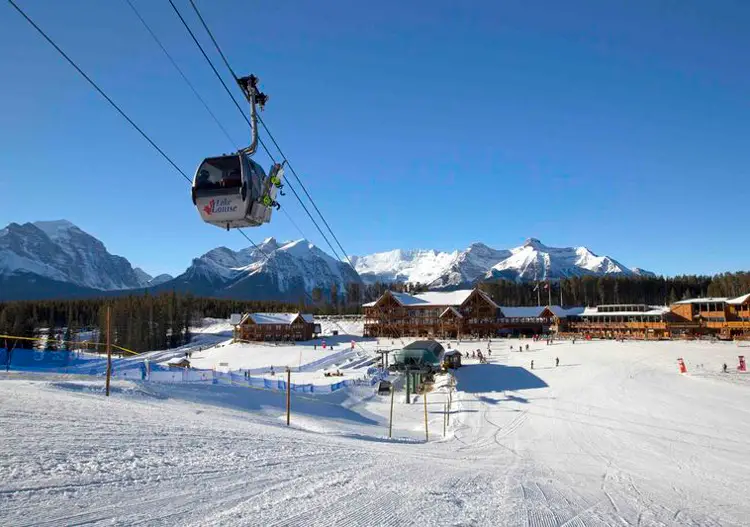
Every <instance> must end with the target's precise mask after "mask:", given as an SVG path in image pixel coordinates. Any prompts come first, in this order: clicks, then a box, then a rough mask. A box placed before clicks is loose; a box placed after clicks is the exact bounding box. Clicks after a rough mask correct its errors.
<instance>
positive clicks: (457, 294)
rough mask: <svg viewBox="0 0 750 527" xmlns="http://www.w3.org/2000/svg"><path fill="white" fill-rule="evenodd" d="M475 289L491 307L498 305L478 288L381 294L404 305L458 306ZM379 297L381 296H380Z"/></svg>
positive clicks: (373, 303) (368, 305) (367, 305)
mask: <svg viewBox="0 0 750 527" xmlns="http://www.w3.org/2000/svg"><path fill="white" fill-rule="evenodd" d="M474 291H477V292H478V293H479V295H481V296H482V298H484V299H485V300H486V301H487V302H489V303H490V304H492V306H493V307H498V306H497V304H495V302H493V301H492V299H491V298H490V297H489V295H487V293H485V292H484V291H481V290H479V289H460V290H458V291H428V292H426V293H419V294H418V295H410V294H408V293H395V292H393V291H386V292H385V293H383V295H387V294H389V293H390V295H391V296H392V297H393V298H394V299H395V300H396V302H398V303H399V304H401V305H402V306H404V307H408V306H424V307H427V306H460V305H461V304H463V303H464V302H466V300H467V299H468V298H469V297H470V296H471V294H472V293H473V292H474ZM380 298H383V297H382V296H381V297H380ZM380 298H378V300H376V301H375V302H368V303H366V304H363V307H372V306H374V305H376V304H377V303H378V301H380Z"/></svg>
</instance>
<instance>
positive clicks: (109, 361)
mask: <svg viewBox="0 0 750 527" xmlns="http://www.w3.org/2000/svg"><path fill="white" fill-rule="evenodd" d="M111 311H112V308H111V307H110V306H109V305H108V306H107V386H106V394H107V397H109V379H110V378H111V377H112V339H111V337H112V335H111V327H112V323H111V322H112V320H111V317H112V313H111Z"/></svg>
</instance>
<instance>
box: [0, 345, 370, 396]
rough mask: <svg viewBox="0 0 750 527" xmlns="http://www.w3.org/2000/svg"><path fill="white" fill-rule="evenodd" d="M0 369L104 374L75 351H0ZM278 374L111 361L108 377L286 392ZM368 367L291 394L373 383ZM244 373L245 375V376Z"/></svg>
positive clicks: (297, 387) (326, 360)
mask: <svg viewBox="0 0 750 527" xmlns="http://www.w3.org/2000/svg"><path fill="white" fill-rule="evenodd" d="M354 354H356V352H355V351H353V350H345V351H342V352H339V353H335V354H333V355H329V356H327V357H323V358H322V359H319V360H317V361H314V362H310V363H308V364H305V365H303V366H302V368H301V370H302V371H315V370H318V369H321V368H323V367H325V366H326V365H328V364H332V363H335V362H337V361H339V360H342V359H345V358H348V357H349V356H351V355H354ZM0 368H6V369H13V370H26V371H40V372H45V373H75V374H79V375H95V376H101V375H104V374H105V372H106V368H107V360H106V359H104V358H101V357H98V356H94V357H92V356H91V355H89V354H83V353H80V352H78V351H40V350H30V349H20V348H19V349H14V350H13V351H12V352H10V353H8V351H7V350H6V349H2V348H0ZM274 369H275V370H276V371H278V372H279V378H278V379H268V378H264V377H257V376H256V377H254V376H253V375H252V374H253V373H255V374H259V373H268V370H269V368H255V369H252V370H246V371H243V372H220V371H214V370H196V369H183V368H180V369H171V368H165V367H163V366H160V365H158V364H154V363H149V364H148V366H147V365H146V363H145V362H144V361H136V360H133V359H113V360H112V376H113V377H114V378H117V379H124V380H141V381H146V382H159V383H207V384H227V385H238V386H247V387H250V388H259V389H264V390H274V391H286V380H285V379H284V375H283V372H284V369H285V366H279V367H276V368H274ZM371 370H372V368H370V369H369V370H368V375H369V376H370V377H369V378H366V379H347V380H341V381H339V382H334V383H328V384H312V383H306V384H298V383H290V388H291V391H293V392H296V393H331V392H336V391H338V390H342V389H344V388H348V387H350V386H357V385H367V384H370V385H372V384H375V382H377V381H378V380H379V379H378V377H377V376H373V375H372V372H371ZM245 374H247V376H246V375H245Z"/></svg>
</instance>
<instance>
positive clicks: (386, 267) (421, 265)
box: [351, 249, 458, 284]
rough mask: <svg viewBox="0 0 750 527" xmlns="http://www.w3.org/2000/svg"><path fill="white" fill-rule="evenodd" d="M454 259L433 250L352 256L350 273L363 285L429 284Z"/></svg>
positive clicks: (453, 255) (455, 253)
mask: <svg viewBox="0 0 750 527" xmlns="http://www.w3.org/2000/svg"><path fill="white" fill-rule="evenodd" d="M457 256H458V251H453V252H451V253H446V252H439V251H433V250H420V249H415V250H410V251H405V250H401V249H396V250H394V251H387V252H382V253H375V254H371V255H369V256H353V257H352V259H351V260H352V264H353V265H354V269H356V271H357V272H358V273H359V276H361V277H362V280H363V281H364V282H365V283H368V284H372V283H375V282H382V283H390V282H409V283H417V282H419V283H421V284H429V283H431V282H433V281H434V280H435V279H437V278H438V277H439V275H440V273H441V272H442V270H443V269H445V268H446V267H448V266H449V265H450V264H451V262H453V261H454V260H455V259H456V257H457Z"/></svg>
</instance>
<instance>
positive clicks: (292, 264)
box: [161, 238, 361, 301]
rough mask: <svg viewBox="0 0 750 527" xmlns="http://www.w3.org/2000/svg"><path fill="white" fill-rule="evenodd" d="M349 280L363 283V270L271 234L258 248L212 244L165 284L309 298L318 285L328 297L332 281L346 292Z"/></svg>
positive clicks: (224, 293) (228, 293)
mask: <svg viewBox="0 0 750 527" xmlns="http://www.w3.org/2000/svg"><path fill="white" fill-rule="evenodd" d="M349 283H360V284H361V279H360V277H359V275H358V274H357V273H356V272H355V271H354V270H353V269H352V268H351V267H350V266H349V265H348V264H345V263H343V262H340V261H338V260H336V259H334V258H332V257H331V256H329V255H328V254H326V253H325V252H323V251H321V250H320V249H319V248H318V247H316V246H315V245H313V244H312V243H310V242H308V241H307V240H304V239H303V240H296V241H291V242H285V243H278V242H277V241H276V240H275V239H274V238H268V239H266V240H264V241H263V243H261V244H260V245H259V246H258V248H257V249H256V248H255V247H252V248H247V249H243V250H241V251H232V250H231V249H227V248H226V247H219V248H217V249H213V250H211V251H209V252H207V253H206V254H204V255H203V256H201V257H200V258H196V259H195V260H193V263H192V265H191V266H190V267H189V268H188V269H187V270H186V271H185V272H184V273H183V274H181V275H180V276H178V277H177V278H175V279H174V280H172V281H170V282H166V283H165V284H162V286H161V287H163V288H175V289H180V290H189V291H192V292H194V293H196V294H203V295H212V296H221V297H230V298H252V299H277V300H282V299H283V300H295V301H296V300H306V301H309V300H310V297H309V295H310V294H311V293H312V290H313V289H314V288H320V289H321V290H322V291H323V292H324V294H325V295H327V296H326V298H330V294H331V290H332V289H333V287H334V286H335V288H336V290H337V291H338V293H339V294H341V295H343V294H344V293H345V292H346V290H347V284H349Z"/></svg>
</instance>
